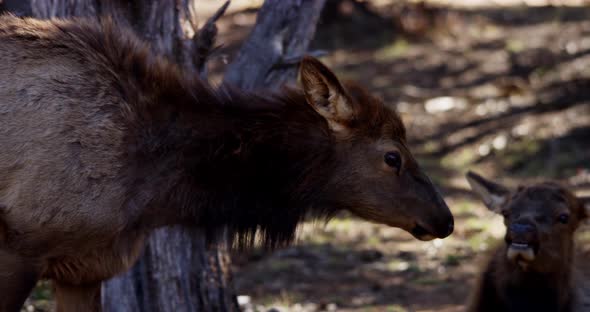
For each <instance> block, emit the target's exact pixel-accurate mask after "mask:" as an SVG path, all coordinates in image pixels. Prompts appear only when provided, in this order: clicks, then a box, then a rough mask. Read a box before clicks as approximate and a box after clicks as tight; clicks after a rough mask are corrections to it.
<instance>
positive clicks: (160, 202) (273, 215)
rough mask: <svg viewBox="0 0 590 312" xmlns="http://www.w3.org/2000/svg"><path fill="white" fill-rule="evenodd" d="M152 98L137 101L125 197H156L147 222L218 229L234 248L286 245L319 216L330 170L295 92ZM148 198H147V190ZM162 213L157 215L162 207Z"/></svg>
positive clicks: (322, 136) (174, 89) (166, 93)
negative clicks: (304, 222) (302, 226)
mask: <svg viewBox="0 0 590 312" xmlns="http://www.w3.org/2000/svg"><path fill="white" fill-rule="evenodd" d="M166 79H168V80H167V81H168V82H167V84H168V85H167V86H166V87H165V88H160V89H157V90H155V91H154V92H155V94H152V95H151V96H149V99H150V100H149V103H147V104H146V103H138V105H140V106H141V109H138V110H137V111H138V112H139V111H140V112H141V113H138V114H135V115H134V123H135V124H134V125H135V129H136V130H135V131H134V136H133V140H135V142H133V144H130V146H133V148H134V150H133V155H134V156H135V157H134V158H133V160H132V161H131V162H132V163H133V164H134V165H132V167H134V172H133V174H132V175H131V176H133V177H142V178H141V179H140V180H139V182H140V183H137V182H138V181H135V182H134V183H133V185H135V188H134V189H133V191H132V194H133V196H134V197H135V198H137V197H139V199H140V200H142V201H144V202H145V200H146V199H142V198H141V195H139V194H142V193H145V194H156V196H155V197H153V198H150V199H149V202H148V203H147V205H145V206H148V207H151V208H150V209H149V210H150V211H153V215H152V216H151V217H149V218H147V222H151V223H154V224H158V223H161V222H164V223H166V222H167V223H169V224H175V223H178V222H181V223H186V224H189V225H191V224H192V225H197V226H199V227H202V228H204V229H205V231H206V234H207V237H208V238H209V239H214V238H216V237H218V236H220V234H221V233H223V231H224V230H228V231H229V234H230V235H229V236H230V238H232V239H235V242H236V243H237V245H238V246H240V247H246V246H250V245H252V244H253V243H254V242H255V238H256V237H255V236H256V233H257V232H259V233H260V238H261V239H262V242H263V244H264V245H265V246H266V247H268V248H274V247H277V246H279V245H285V244H288V243H289V242H291V241H292V240H293V238H294V236H295V231H296V227H297V224H298V223H299V222H301V221H302V220H303V218H304V217H305V216H310V215H311V216H312V217H327V216H329V215H331V214H332V211H329V210H326V209H325V207H327V206H328V205H324V204H323V203H322V200H321V198H320V194H321V193H322V192H323V191H325V186H326V185H327V184H328V183H327V182H328V179H329V177H330V176H331V172H332V170H333V169H332V166H333V165H334V163H335V159H333V158H334V153H333V150H332V146H333V142H332V140H333V138H332V136H331V133H330V131H329V129H328V127H327V124H326V122H325V121H324V119H323V118H321V117H320V116H319V115H318V114H317V113H316V112H315V111H314V110H313V109H312V108H311V107H310V106H309V105H308V104H306V101H305V97H304V96H303V94H302V93H301V92H300V91H297V90H292V89H284V90H283V91H282V92H281V93H256V94H255V93H244V92H241V91H239V90H236V89H234V88H231V87H227V86H222V87H220V88H218V89H217V90H214V89H212V88H210V87H209V86H208V85H207V84H206V83H204V82H202V81H198V80H197V81H192V82H191V83H186V84H185V83H180V82H181V80H178V81H179V84H177V85H175V86H174V85H170V81H174V79H173V78H172V79H171V77H167V78H166ZM146 189H147V190H151V191H149V192H145V190H146ZM163 208H164V209H165V211H166V213H164V214H162V213H161V211H162V209H163Z"/></svg>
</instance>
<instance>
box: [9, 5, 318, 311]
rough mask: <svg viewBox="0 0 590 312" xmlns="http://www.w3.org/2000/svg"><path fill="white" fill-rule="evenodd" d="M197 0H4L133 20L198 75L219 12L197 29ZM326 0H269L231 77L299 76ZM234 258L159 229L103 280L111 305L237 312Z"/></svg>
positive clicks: (48, 11)
mask: <svg viewBox="0 0 590 312" xmlns="http://www.w3.org/2000/svg"><path fill="white" fill-rule="evenodd" d="M195 1H196V0H162V1H148V0H133V1H120V0H52V1H49V0H4V2H3V7H4V9H6V10H8V11H12V12H13V13H15V14H17V15H30V16H34V17H38V18H53V17H68V16H85V17H93V18H94V17H97V16H105V15H109V16H112V17H113V19H114V20H115V21H116V22H117V23H119V24H122V25H129V26H131V27H132V28H133V29H134V30H135V31H136V32H137V33H138V34H139V35H140V36H141V37H142V38H144V39H145V40H146V41H148V42H150V43H151V44H152V47H153V49H154V51H155V52H156V53H159V54H162V55H164V56H166V57H169V58H171V59H173V60H175V61H176V62H178V64H180V65H181V66H182V67H183V68H184V69H185V70H186V71H188V72H190V73H193V74H195V75H196V74H200V75H201V76H204V75H205V74H206V66H205V61H206V58H207V56H208V54H209V52H210V50H211V48H212V47H213V43H214V38H215V34H216V31H217V30H216V28H215V20H216V19H217V18H218V17H219V16H220V15H221V14H223V10H220V12H218V14H216V16H214V17H212V18H211V19H210V21H209V22H207V23H206V24H205V26H204V27H203V28H202V29H201V31H200V32H198V31H197V29H196V26H195V25H196V22H195V7H196V5H195ZM324 2H325V0H289V1H285V0H267V1H266V2H265V3H264V5H263V6H262V8H261V9H260V11H259V14H258V18H257V22H256V25H255V27H254V29H253V31H252V33H251V35H250V37H249V38H248V40H247V41H246V42H245V44H244V46H243V47H242V49H241V50H240V52H239V54H238V56H237V58H236V60H235V61H234V63H232V64H230V66H229V68H228V71H227V72H226V75H225V79H224V81H225V82H228V83H231V84H234V85H237V86H239V87H242V88H245V89H255V88H273V87H277V86H280V85H282V84H283V83H284V82H287V81H292V80H293V79H294V77H295V76H296V68H297V67H296V66H294V65H296V64H297V63H298V61H299V60H300V59H301V57H302V56H303V55H304V54H305V52H306V50H307V47H308V46H309V42H310V41H311V39H312V37H313V34H314V32H315V28H316V24H317V21H318V18H319V15H320V11H321V8H322V6H323V4H324ZM228 268H229V258H228V255H227V252H226V251H225V250H224V249H223V248H207V246H206V245H205V242H204V239H203V235H201V233H200V231H199V230H198V229H185V228H180V227H176V228H169V229H161V230H158V231H156V232H155V233H154V234H152V235H151V237H150V239H149V242H148V245H147V246H146V248H145V252H144V255H143V256H142V258H141V259H140V260H139V261H138V263H137V264H136V265H135V266H134V267H133V269H132V270H130V271H129V272H127V273H125V274H123V275H121V276H119V277H116V278H114V279H112V280H111V281H109V282H107V283H105V284H104V285H103V294H102V301H103V308H104V309H105V311H121V312H126V311H147V312H150V311H175V312H176V311H234V310H238V307H237V302H236V300H235V294H234V292H233V289H232V287H231V283H230V281H231V274H230V272H229V269H228Z"/></svg>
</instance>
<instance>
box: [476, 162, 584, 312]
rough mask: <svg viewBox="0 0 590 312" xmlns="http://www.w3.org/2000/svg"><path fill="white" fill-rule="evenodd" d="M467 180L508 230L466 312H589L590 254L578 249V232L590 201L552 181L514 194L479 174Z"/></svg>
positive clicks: (493, 254) (528, 187)
mask: <svg viewBox="0 0 590 312" xmlns="http://www.w3.org/2000/svg"><path fill="white" fill-rule="evenodd" d="M467 181H468V182H469V184H470V186H471V188H472V190H473V191H474V193H475V194H477V196H478V197H479V198H480V199H481V200H482V201H483V203H484V204H485V205H486V207H487V208H488V209H489V210H491V211H493V212H494V213H497V214H501V215H502V216H503V218H504V225H505V226H506V234H505V237H504V242H503V243H501V244H500V245H499V246H498V247H496V248H495V249H493V251H492V253H491V257H490V259H489V261H488V262H487V264H486V265H485V267H484V269H483V271H482V273H481V275H480V276H479V281H478V283H477V286H476V287H475V290H474V292H473V294H472V296H471V300H470V303H469V305H468V309H467V311H469V312H487V311H490V312H491V311H494V312H512V311H546V312H550V311H553V312H558V311H559V312H569V311H580V312H581V311H588V310H589V309H590V300H589V298H587V297H588V295H589V294H590V287H588V286H589V285H587V284H586V283H585V281H587V280H590V274H589V273H590V267H588V266H587V265H586V264H585V263H586V262H587V259H588V256H589V254H588V252H587V251H586V252H585V251H582V250H581V249H580V248H577V247H576V245H575V242H574V234H575V232H576V229H577V228H578V227H579V226H580V224H581V223H582V222H583V221H585V220H586V219H587V218H588V216H589V215H590V197H583V196H580V197H577V196H576V195H575V194H574V193H573V192H571V191H570V190H568V189H567V188H566V187H564V186H562V185H560V184H558V183H557V182H552V181H545V182H540V183H535V184H531V185H525V186H519V187H518V188H517V189H515V190H511V189H509V188H507V187H506V186H504V185H502V184H500V183H497V182H493V181H490V180H487V179H486V178H484V177H482V176H480V175H479V174H477V173H474V172H468V173H467Z"/></svg>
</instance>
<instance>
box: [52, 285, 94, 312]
mask: <svg viewBox="0 0 590 312" xmlns="http://www.w3.org/2000/svg"><path fill="white" fill-rule="evenodd" d="M55 300H56V304H57V312H75V311H88V312H99V311H101V305H100V283H95V284H85V285H68V284H64V283H59V282H55Z"/></svg>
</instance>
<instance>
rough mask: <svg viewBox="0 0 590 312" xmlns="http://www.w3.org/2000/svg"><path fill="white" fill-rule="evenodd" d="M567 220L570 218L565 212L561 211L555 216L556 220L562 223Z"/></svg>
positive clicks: (565, 222)
mask: <svg viewBox="0 0 590 312" xmlns="http://www.w3.org/2000/svg"><path fill="white" fill-rule="evenodd" d="M569 220H570V216H569V215H568V214H565V213H562V214H560V215H559V217H557V221H559V222H561V223H563V224H567V223H568V221H569Z"/></svg>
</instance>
